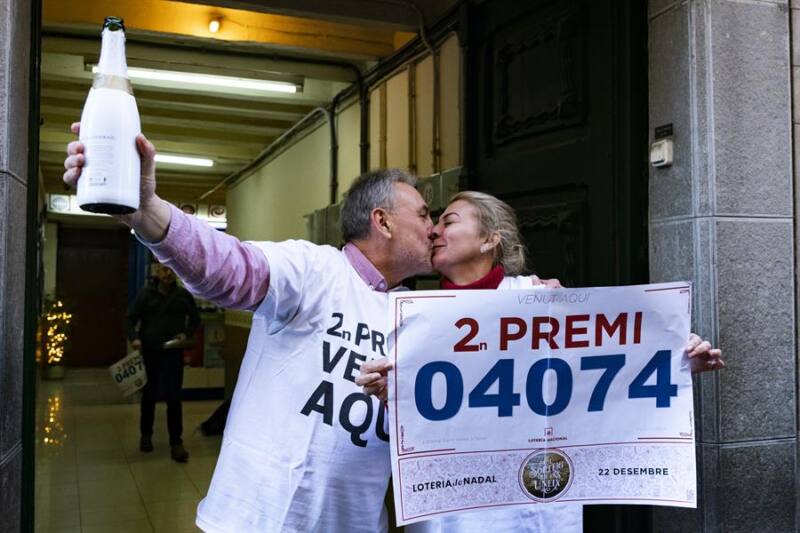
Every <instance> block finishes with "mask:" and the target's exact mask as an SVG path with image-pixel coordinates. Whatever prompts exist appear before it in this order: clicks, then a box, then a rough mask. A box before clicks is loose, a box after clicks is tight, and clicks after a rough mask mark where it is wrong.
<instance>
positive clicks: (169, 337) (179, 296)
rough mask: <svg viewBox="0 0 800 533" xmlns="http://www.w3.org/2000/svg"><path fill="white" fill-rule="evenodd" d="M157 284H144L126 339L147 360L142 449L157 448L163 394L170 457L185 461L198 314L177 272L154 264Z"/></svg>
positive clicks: (143, 399) (141, 429)
mask: <svg viewBox="0 0 800 533" xmlns="http://www.w3.org/2000/svg"><path fill="white" fill-rule="evenodd" d="M154 266H155V271H156V272H155V273H156V280H157V283H154V284H152V285H150V286H147V287H144V288H143V289H142V290H141V291H140V292H139V294H138V295H137V296H136V300H135V301H134V302H133V305H132V306H131V309H130V311H129V313H128V340H129V341H130V342H131V346H132V347H133V348H134V349H136V350H140V351H141V353H142V357H143V358H144V365H145V371H146V372H147V384H146V385H145V386H144V388H143V389H142V404H141V414H140V419H139V430H140V432H141V438H140V441H139V449H140V450H141V451H143V452H152V451H153V420H154V418H155V411H156V401H157V400H158V398H159V396H160V394H163V395H164V398H165V399H166V402H167V429H168V431H169V444H170V453H171V456H172V459H174V460H175V461H177V462H179V463H184V462H186V461H187V460H188V459H189V452H187V451H186V448H184V446H183V440H182V438H181V435H182V433H183V408H182V406H181V388H182V387H183V349H184V348H186V347H187V344H188V342H189V339H190V338H191V336H192V334H193V333H194V331H195V330H196V329H197V326H198V325H199V324H200V315H199V314H198V312H197V307H196V306H195V303H194V298H193V297H192V295H191V294H189V291H187V290H186V289H184V288H183V287H179V286H178V283H177V282H176V279H175V273H174V272H173V271H172V270H170V269H169V268H168V267H166V266H164V265H161V264H156V265H154Z"/></svg>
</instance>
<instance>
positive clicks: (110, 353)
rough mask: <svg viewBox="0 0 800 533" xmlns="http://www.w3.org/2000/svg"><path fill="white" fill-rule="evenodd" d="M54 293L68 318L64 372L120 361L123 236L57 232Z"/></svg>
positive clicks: (123, 303)
mask: <svg viewBox="0 0 800 533" xmlns="http://www.w3.org/2000/svg"><path fill="white" fill-rule="evenodd" d="M57 261H58V266H57V274H56V292H57V293H58V297H59V298H60V299H61V300H62V301H64V303H65V305H66V306H67V307H68V309H69V310H70V311H71V312H72V316H73V319H72V324H71V329H70V344H69V347H68V352H67V354H66V357H65V363H66V364H67V365H68V366H76V367H86V366H108V365H111V364H112V363H113V362H115V361H117V360H119V359H121V358H122V357H124V356H125V348H126V344H125V316H126V314H127V303H128V230H126V229H116V228H115V229H84V228H64V227H62V228H60V229H59V232H58V258H57Z"/></svg>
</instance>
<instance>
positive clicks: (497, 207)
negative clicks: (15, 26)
mask: <svg viewBox="0 0 800 533" xmlns="http://www.w3.org/2000/svg"><path fill="white" fill-rule="evenodd" d="M456 200H463V201H465V202H468V203H469V204H470V205H472V206H473V207H475V209H476V210H477V211H478V223H479V224H480V231H481V237H489V236H490V235H492V234H493V233H497V234H498V235H499V236H500V242H499V243H498V245H497V246H495V248H494V264H495V265H498V264H500V265H502V266H503V270H505V273H506V275H508V276H517V275H519V274H522V273H523V272H525V271H526V266H525V245H523V244H522V238H521V237H520V234H519V228H518V227H517V214H516V213H515V212H514V210H513V209H512V208H511V206H510V205H508V204H507V203H505V202H504V201H502V200H499V199H497V198H495V197H494V196H492V195H491V194H486V193H482V192H477V191H462V192H460V193H457V194H456V195H455V196H453V197H452V198H451V199H450V203H453V202H455V201H456Z"/></svg>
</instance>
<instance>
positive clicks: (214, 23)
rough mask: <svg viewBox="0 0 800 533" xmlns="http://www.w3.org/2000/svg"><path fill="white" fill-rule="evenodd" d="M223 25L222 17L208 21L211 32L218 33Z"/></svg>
mask: <svg viewBox="0 0 800 533" xmlns="http://www.w3.org/2000/svg"><path fill="white" fill-rule="evenodd" d="M221 26H222V19H221V18H219V17H217V18H213V19H211V21H210V22H209V23H208V31H210V32H211V33H217V32H218V31H219V29H220V27H221Z"/></svg>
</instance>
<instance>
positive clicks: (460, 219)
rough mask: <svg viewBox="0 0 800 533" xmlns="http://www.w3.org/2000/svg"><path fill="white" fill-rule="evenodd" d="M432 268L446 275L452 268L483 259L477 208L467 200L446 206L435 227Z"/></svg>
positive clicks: (482, 241) (482, 240)
mask: <svg viewBox="0 0 800 533" xmlns="http://www.w3.org/2000/svg"><path fill="white" fill-rule="evenodd" d="M433 236H434V239H433V250H432V251H431V254H432V255H431V262H432V263H433V268H434V269H436V270H438V271H439V272H442V273H443V274H445V275H447V271H448V270H449V269H451V268H452V267H454V266H456V267H460V266H464V265H466V264H468V263H471V262H473V261H475V262H477V261H478V260H480V259H481V256H482V255H483V254H481V244H483V243H484V242H486V239H485V238H483V237H481V228H480V222H479V220H478V210H477V209H476V208H475V207H474V206H473V205H472V204H471V203H469V202H467V201H465V200H456V201H455V202H452V203H451V204H450V205H448V206H447V209H445V211H444V213H442V216H440V217H439V222H438V223H437V224H436V226H435V227H434V228H433Z"/></svg>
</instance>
